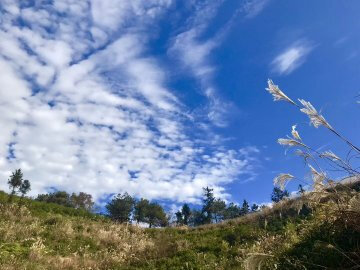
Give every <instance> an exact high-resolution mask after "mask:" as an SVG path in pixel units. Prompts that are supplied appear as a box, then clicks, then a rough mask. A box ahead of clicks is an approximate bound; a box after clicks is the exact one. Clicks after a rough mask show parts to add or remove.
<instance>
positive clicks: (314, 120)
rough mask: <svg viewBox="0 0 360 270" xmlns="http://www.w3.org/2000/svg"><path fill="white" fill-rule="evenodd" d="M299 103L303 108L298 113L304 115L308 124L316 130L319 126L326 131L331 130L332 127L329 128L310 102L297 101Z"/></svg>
mask: <svg viewBox="0 0 360 270" xmlns="http://www.w3.org/2000/svg"><path fill="white" fill-rule="evenodd" d="M299 101H300V103H301V104H302V105H303V106H304V108H301V109H300V111H301V112H303V113H305V114H306V115H307V116H308V117H309V118H310V122H311V124H313V126H314V127H316V128H318V127H319V126H321V125H323V126H325V127H327V128H328V129H331V130H333V128H332V126H330V124H329V123H328V122H327V121H326V120H325V118H324V116H322V115H321V114H319V113H318V111H317V110H316V109H315V108H314V106H313V105H312V104H311V103H310V102H308V101H305V100H303V99H299Z"/></svg>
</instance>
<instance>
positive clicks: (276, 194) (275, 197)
mask: <svg viewBox="0 0 360 270" xmlns="http://www.w3.org/2000/svg"><path fill="white" fill-rule="evenodd" d="M286 197H289V192H288V191H287V190H281V189H280V188H278V187H274V189H273V192H272V193H271V200H272V201H273V202H280V201H281V200H282V199H284V198H286Z"/></svg>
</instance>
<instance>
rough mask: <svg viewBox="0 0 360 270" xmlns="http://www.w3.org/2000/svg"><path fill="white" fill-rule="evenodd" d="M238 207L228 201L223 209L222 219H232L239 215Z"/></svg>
mask: <svg viewBox="0 0 360 270" xmlns="http://www.w3.org/2000/svg"><path fill="white" fill-rule="evenodd" d="M240 210H241V209H240V207H239V206H237V205H236V204H234V203H230V204H229V205H228V206H227V208H226V209H225V211H224V219H234V218H237V217H239V216H240Z"/></svg>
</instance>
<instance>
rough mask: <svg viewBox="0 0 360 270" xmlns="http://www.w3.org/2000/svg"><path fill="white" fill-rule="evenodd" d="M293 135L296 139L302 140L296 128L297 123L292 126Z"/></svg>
mask: <svg viewBox="0 0 360 270" xmlns="http://www.w3.org/2000/svg"><path fill="white" fill-rule="evenodd" d="M291 135H292V136H293V138H294V139H295V140H298V141H301V138H300V135H299V132H297V130H296V125H293V126H291Z"/></svg>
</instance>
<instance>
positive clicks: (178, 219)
mask: <svg viewBox="0 0 360 270" xmlns="http://www.w3.org/2000/svg"><path fill="white" fill-rule="evenodd" d="M175 217H176V224H178V225H183V224H184V218H183V215H182V213H181V211H177V212H176V213H175Z"/></svg>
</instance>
